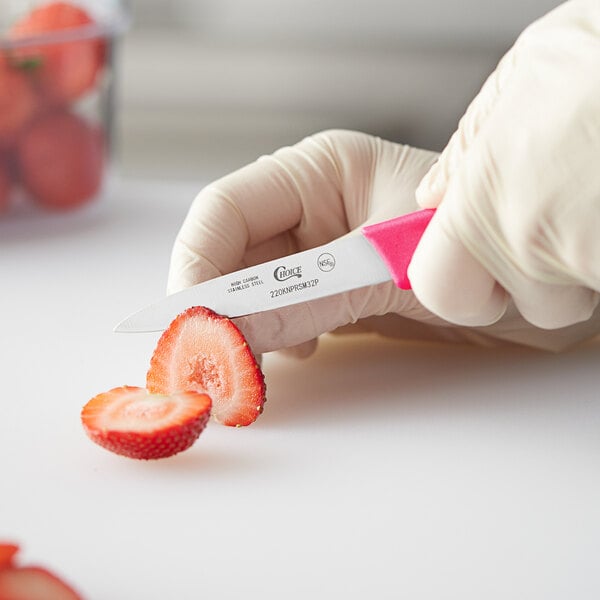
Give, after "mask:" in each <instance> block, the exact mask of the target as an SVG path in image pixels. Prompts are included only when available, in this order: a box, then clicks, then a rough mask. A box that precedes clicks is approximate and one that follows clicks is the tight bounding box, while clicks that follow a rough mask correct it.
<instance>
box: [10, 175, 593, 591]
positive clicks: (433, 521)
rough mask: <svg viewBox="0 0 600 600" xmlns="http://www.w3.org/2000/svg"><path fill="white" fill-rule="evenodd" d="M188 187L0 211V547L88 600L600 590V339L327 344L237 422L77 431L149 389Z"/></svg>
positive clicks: (284, 365) (288, 369) (115, 190)
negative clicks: (550, 350) (242, 424)
mask: <svg viewBox="0 0 600 600" xmlns="http://www.w3.org/2000/svg"><path fill="white" fill-rule="evenodd" d="M198 188H199V185H195V184H193V183H189V184H174V183H171V184H151V183H141V182H120V183H116V184H115V185H114V186H113V187H112V188H111V189H110V190H109V191H108V192H107V198H106V199H104V200H103V201H102V202H100V203H99V204H98V205H97V206H95V207H92V208H90V209H88V210H84V211H81V212H79V213H74V214H71V215H64V216H55V215H31V216H27V217H26V216H24V215H14V216H13V217H12V218H10V219H4V220H0V277H1V281H2V313H1V315H0V322H1V324H2V329H1V331H2V336H1V338H0V358H1V363H2V396H1V399H0V456H1V457H2V458H1V459H0V460H1V462H0V466H1V470H0V474H1V480H2V493H1V494H0V539H8V540H14V541H17V542H19V543H21V544H22V546H23V559H24V561H25V562H36V563H41V564H44V565H45V566H47V567H49V568H51V569H52V570H54V571H56V572H57V573H59V574H61V575H62V576H64V577H65V578H66V579H67V580H68V581H70V582H71V583H73V584H74V585H75V586H76V587H77V588H78V589H79V590H80V591H81V592H82V594H83V595H84V596H85V598H87V599H88V600H121V599H123V600H138V599H140V600H141V599H144V600H159V599H160V600H162V599H164V598H178V599H180V600H194V599H196V598H207V599H210V600H217V599H221V598H223V599H228V598H241V597H244V598H250V599H254V598H257V599H261V600H269V599H277V600H280V599H282V598H285V599H286V600H290V599H302V600H305V599H306V598H319V599H320V598H344V599H346V600H349V599H355V598H356V599H359V598H360V599H361V600H364V599H365V598H373V599H377V600H381V599H388V598H390V599H391V598H394V599H396V598H407V599H410V600H416V599H427V600H439V599H444V600H447V599H454V598H456V599H460V600H482V599H485V600H493V599H502V600H504V599H506V598H519V599H520V598H523V599H525V598H526V599H528V600H533V599H544V600H553V599H557V600H558V599H561V600H564V599H565V598H576V599H577V600H587V599H589V600H592V599H593V600H596V599H597V598H598V597H600V570H599V569H598V558H599V555H600V511H599V510H598V507H599V506H600V436H599V431H600V394H599V393H598V389H599V387H600V385H599V384H600V374H599V369H598V366H599V365H600V345H588V346H587V347H585V348H579V349H577V350H574V351H572V352H570V353H567V354H563V355H558V356H556V355H546V354H542V353H537V352H532V351H528V350H507V349H505V350H481V349H476V348H457V347H453V346H427V345H409V344H403V343H394V342H390V341H384V340H381V339H378V338H372V337H365V338H360V337H345V338H335V337H333V336H329V337H328V338H326V339H324V340H323V343H322V345H321V347H320V349H319V350H318V352H317V354H316V355H314V356H313V357H312V358H310V359H308V360H306V361H302V362H296V361H294V360H292V359H289V358H283V357H280V356H279V355H267V356H266V357H265V362H264V371H265V374H266V380H267V386H268V402H267V404H266V408H265V412H264V414H263V415H262V416H261V417H260V418H259V420H258V421H257V422H256V423H255V424H254V425H252V426H251V427H248V428H243V429H231V428H226V427H223V426H219V425H217V424H216V423H214V422H212V423H210V424H209V426H208V428H207V429H206V431H205V432H204V433H203V434H202V436H201V437H200V439H199V440H198V442H197V444H196V445H195V446H194V447H193V448H192V449H191V450H189V451H187V452H185V453H182V454H180V455H178V456H176V457H173V458H172V459H167V460H163V461H157V462H139V461H133V460H129V459H124V458H121V457H118V456H115V455H112V454H110V453H108V452H106V451H104V450H103V449H101V448H99V447H98V446H95V445H94V444H92V442H90V441H89V440H88V439H87V438H86V437H85V434H84V432H83V430H82V427H81V425H80V421H79V412H80V410H81V407H82V406H83V405H84V404H85V402H87V400H88V399H89V398H91V397H92V396H94V395H95V394H96V393H98V392H101V391H104V390H107V389H109V388H111V387H114V386H117V385H122V384H130V385H143V383H144V379H145V372H146V368H147V365H148V361H149V359H150V355H151V353H152V350H153V348H154V344H155V342H156V340H157V338H158V335H157V334H148V335H145V334H144V335H117V334H114V333H112V327H113V326H114V324H115V323H116V322H117V321H119V320H120V319H121V318H122V317H123V316H124V315H126V314H128V313H129V312H131V311H132V310H134V309H136V308H138V307H140V306H141V305H143V304H145V303H147V302H149V301H151V300H154V299H156V298H158V297H159V296H161V295H162V294H163V289H164V282H165V279H166V273H167V266H168V258H169V252H170V247H171V243H172V240H173V238H174V236H175V234H176V231H177V229H178V227H179V225H180V223H181V221H182V219H183V216H184V214H185V211H186V210H187V207H188V205H189V203H190V202H191V200H192V198H193V196H194V194H195V192H196V191H197V189H198Z"/></svg>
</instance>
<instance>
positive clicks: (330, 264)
mask: <svg viewBox="0 0 600 600" xmlns="http://www.w3.org/2000/svg"><path fill="white" fill-rule="evenodd" d="M317 267H319V269H320V270H321V271H324V272H325V273H327V272H328V271H333V269H334V267H335V256H333V254H329V252H323V254H320V255H319V258H317Z"/></svg>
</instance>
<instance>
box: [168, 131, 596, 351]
mask: <svg viewBox="0 0 600 600" xmlns="http://www.w3.org/2000/svg"><path fill="white" fill-rule="evenodd" d="M436 158H437V155H436V154H434V153H432V152H428V151H425V150H418V149H415V148H410V147H408V146H403V145H400V144H395V143H392V142H386V141H383V140H381V139H379V138H375V137H372V136H369V135H365V134H361V133H355V132H349V131H327V132H323V133H319V134H316V135H314V136H311V137H309V138H306V139H305V140H303V141H301V142H300V143H298V144H297V145H295V146H293V147H289V148H283V149H281V150H278V151H277V152H275V153H274V154H273V155H271V156H265V157H262V158H260V159H259V160H258V161H256V162H255V163H252V164H250V165H248V166H246V167H244V168H242V169H240V170H239V171H236V172H234V173H232V174H231V175H228V176H226V177H223V178H222V179H220V180H218V181H216V182H215V183H213V184H211V185H209V186H207V187H206V188H205V189H203V190H202V191H201V192H200V193H199V194H198V196H197V197H196V199H195V200H194V202H193V204H192V206H191V208H190V210H189V213H188V215H187V217H186V219H185V221H184V223H183V225H182V227H181V230H180V232H179V234H178V236H177V238H176V241H175V244H174V247H173V252H172V258H171V268H170V273H169V283H168V292H169V293H172V292H175V291H178V290H180V289H182V288H185V287H188V286H191V285H194V284H196V283H199V282H201V281H204V280H207V279H210V278H212V277H215V276H218V275H222V274H224V273H228V272H231V271H234V270H237V269H240V268H243V267H245V266H249V265H252V264H257V263H259V262H264V261H267V260H271V259H273V258H277V257H280V256H285V255H288V254H291V253H294V252H298V251H300V250H305V249H307V248H311V247H314V246H318V245H321V244H324V243H326V242H330V241H332V240H334V239H336V238H338V237H340V236H343V235H345V234H348V233H349V232H352V231H353V230H355V229H357V228H360V227H362V226H363V225H365V224H368V223H375V222H378V221H383V220H386V219H390V218H392V217H395V216H398V215H401V214H405V213H408V212H411V211H413V210H415V209H416V208H417V204H416V200H415V189H416V187H417V184H418V182H419V181H420V180H421V179H422V177H423V176H424V174H425V173H426V172H427V170H428V169H429V168H430V167H431V165H432V164H433V163H434V161H435V160H436ZM450 293H454V291H451V292H450ZM359 321H360V322H359ZM357 322H359V323H357ZM236 323H237V324H238V326H239V327H240V328H241V329H242V331H243V332H244V334H245V335H246V337H247V339H248V341H249V343H250V345H251V347H252V349H253V350H254V352H256V353H262V352H266V351H270V350H279V349H284V348H288V349H289V348H292V352H293V353H294V354H295V355H297V356H302V355H307V354H310V352H311V351H312V350H314V348H315V345H316V338H317V336H319V335H320V334H321V333H324V332H329V331H333V330H335V329H337V328H340V327H341V326H346V325H348V324H352V323H357V325H358V326H359V328H360V329H361V330H369V331H373V330H375V331H379V332H382V333H384V334H386V335H394V336H398V337H402V338H405V339H427V340H431V339H437V340H454V341H464V340H473V341H478V342H482V343H492V340H494V339H508V340H511V341H523V342H524V343H527V344H530V345H534V346H541V347H544V348H556V347H562V346H563V345H565V344H566V343H571V342H573V341H576V340H578V339H581V338H582V337H585V335H586V332H585V331H583V330H579V329H573V330H568V331H562V332H559V333H558V334H556V335H553V336H547V332H540V331H539V330H536V329H535V328H533V327H532V326H531V325H530V324H528V323H526V322H525V321H524V320H523V319H522V318H521V317H520V316H519V315H518V314H517V313H516V312H514V311H513V312H512V313H511V314H510V315H507V316H505V318H504V319H502V321H501V322H500V323H497V324H495V325H494V326H493V327H492V328H485V329H481V330H477V329H472V328H461V327H451V326H449V324H448V323H447V322H445V321H443V320H442V319H440V318H438V317H436V316H434V315H432V314H431V313H430V312H429V311H427V310H426V309H424V308H423V306H421V304H420V303H419V302H418V301H417V300H416V298H415V296H414V294H413V293H412V292H410V291H403V290H400V289H398V288H396V287H395V285H394V284H393V283H392V282H389V283H384V284H379V285H376V286H372V287H368V288H363V289H359V290H354V291H352V292H347V293H343V294H338V295H336V296H332V297H329V298H323V299H320V300H315V301H311V302H306V303H303V304H297V305H294V306H291V307H287V308H283V309H279V310H276V311H269V312H266V313H259V314H257V315H252V316H251V317H242V318H238V319H236ZM540 333H541V334H542V336H541V337H540V336H539V334H540Z"/></svg>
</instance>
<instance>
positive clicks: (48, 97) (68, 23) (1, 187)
mask: <svg viewBox="0 0 600 600" xmlns="http://www.w3.org/2000/svg"><path fill="white" fill-rule="evenodd" d="M129 18H130V12H129V9H128V4H127V3H126V2H123V1H117V0H93V1H91V0H90V1H87V2H85V1H78V0H70V1H69V2H64V1H60V2H55V1H48V0H46V1H27V0H25V1H24V0H20V1H19V0H1V3H0V215H2V214H4V215H7V214H10V213H11V211H13V210H16V208H15V207H17V206H18V205H19V204H20V203H27V204H28V205H31V206H36V207H39V208H40V209H45V210H52V211H68V210H74V209H76V208H78V207H81V206H84V205H87V204H89V203H91V202H93V201H94V199H95V198H97V197H98V196H99V195H100V192H101V190H102V185H103V182H104V180H105V176H106V173H107V170H108V168H109V166H110V162H111V156H112V154H111V138H112V133H113V122H114V117H115V101H114V98H115V68H116V52H115V50H116V45H117V43H118V40H119V38H120V36H121V35H122V34H123V32H124V31H125V30H126V29H127V27H128V25H129Z"/></svg>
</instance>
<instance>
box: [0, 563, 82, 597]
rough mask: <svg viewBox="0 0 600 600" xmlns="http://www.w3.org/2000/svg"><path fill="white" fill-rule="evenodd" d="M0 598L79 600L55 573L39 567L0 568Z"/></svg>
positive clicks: (75, 593) (72, 590)
mask: <svg viewBox="0 0 600 600" xmlns="http://www.w3.org/2000/svg"><path fill="white" fill-rule="evenodd" d="M0 600H81V596H80V595H79V594H78V593H77V592H76V591H75V590H74V589H73V588H72V587H70V586H69V585H67V584H66V583H65V582H64V581H62V580H61V579H59V578H58V577H57V576H56V575H53V574H52V573H50V571H47V570H46V569H42V568H41V567H19V568H10V569H2V570H0Z"/></svg>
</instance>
